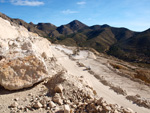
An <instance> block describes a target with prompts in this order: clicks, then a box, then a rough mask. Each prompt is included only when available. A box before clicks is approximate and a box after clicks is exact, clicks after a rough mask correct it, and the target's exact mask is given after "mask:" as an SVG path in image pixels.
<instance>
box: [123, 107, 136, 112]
mask: <svg viewBox="0 0 150 113" xmlns="http://www.w3.org/2000/svg"><path fill="white" fill-rule="evenodd" d="M123 111H124V113H134V111H133V110H132V109H130V108H125V109H124V110H123Z"/></svg>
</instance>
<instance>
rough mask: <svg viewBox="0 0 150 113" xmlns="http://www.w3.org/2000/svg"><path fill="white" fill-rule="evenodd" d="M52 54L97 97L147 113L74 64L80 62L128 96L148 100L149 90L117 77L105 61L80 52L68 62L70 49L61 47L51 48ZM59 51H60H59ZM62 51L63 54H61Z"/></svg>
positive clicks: (144, 109) (139, 112) (146, 110)
mask: <svg viewBox="0 0 150 113" xmlns="http://www.w3.org/2000/svg"><path fill="white" fill-rule="evenodd" d="M52 50H53V54H54V55H55V56H56V58H57V60H58V62H59V63H60V64H61V65H62V66H63V67H64V68H65V69H66V70H67V71H68V73H70V74H73V75H76V76H83V77H84V78H85V81H86V82H88V83H89V85H90V86H92V87H93V88H94V89H95V90H96V92H97V94H98V96H100V97H104V99H106V100H107V102H109V103H113V104H115V103H117V104H119V105H120V106H124V107H127V108H131V109H133V110H134V111H136V112H138V113H149V112H150V109H147V108H144V107H139V106H137V105H136V104H133V103H132V102H130V101H129V100H127V99H126V98H125V96H122V95H118V94H117V93H115V92H114V91H113V90H110V88H109V87H108V86H105V85H103V84H102V83H101V82H100V81H99V80H98V79H96V78H95V77H94V76H93V75H91V74H89V73H88V71H84V69H85V67H78V66H77V65H76V62H77V61H79V62H82V63H83V64H84V65H85V66H87V67H88V66H90V68H91V70H92V71H94V72H95V73H96V74H98V75H99V76H103V77H104V78H105V79H106V80H107V81H108V82H110V83H112V84H114V85H117V86H120V87H121V88H123V89H124V90H126V91H127V94H128V95H136V94H139V95H140V96H141V97H143V98H147V99H149V98H150V88H149V87H148V86H146V85H141V84H139V83H138V82H133V81H132V80H130V79H128V78H126V77H122V76H120V75H117V74H116V73H114V72H113V71H111V70H110V69H109V68H108V67H107V59H105V58H102V57H98V58H97V59H95V60H94V59H91V58H88V57H87V53H86V52H85V51H84V52H81V53H80V54H79V56H78V57H76V59H78V60H74V61H73V60H70V59H69V58H68V56H67V55H65V54H64V53H63V52H65V53H67V54H68V53H69V54H70V53H71V49H70V50H69V49H66V48H63V47H61V46H52ZM59 50H60V51H59ZM62 50H63V52H61V51H62Z"/></svg>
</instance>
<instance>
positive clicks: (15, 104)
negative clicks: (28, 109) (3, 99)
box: [10, 102, 18, 108]
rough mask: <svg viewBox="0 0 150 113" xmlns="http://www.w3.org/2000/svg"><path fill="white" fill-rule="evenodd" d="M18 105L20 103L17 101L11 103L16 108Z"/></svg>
mask: <svg viewBox="0 0 150 113" xmlns="http://www.w3.org/2000/svg"><path fill="white" fill-rule="evenodd" d="M17 106H18V103H17V102H13V103H12V104H11V105H10V107H12V108H15V107H17Z"/></svg>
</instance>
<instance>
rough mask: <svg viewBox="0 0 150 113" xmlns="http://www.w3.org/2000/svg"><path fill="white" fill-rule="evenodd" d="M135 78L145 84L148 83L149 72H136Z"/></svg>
mask: <svg viewBox="0 0 150 113" xmlns="http://www.w3.org/2000/svg"><path fill="white" fill-rule="evenodd" d="M135 78H138V79H141V80H142V81H144V82H146V83H150V71H149V70H146V69H139V70H136V74H135Z"/></svg>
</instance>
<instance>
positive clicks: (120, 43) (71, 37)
mask: <svg viewBox="0 0 150 113" xmlns="http://www.w3.org/2000/svg"><path fill="white" fill-rule="evenodd" d="M0 16H1V17H2V18H4V19H6V20H8V21H10V22H13V23H15V24H17V25H22V26H24V27H25V28H27V29H28V30H29V31H31V32H34V33H37V34H39V35H40V36H43V37H46V38H48V39H49V40H50V41H51V42H52V43H59V44H64V45H67V46H80V47H90V48H94V49H96V50H97V51H99V52H102V53H106V54H109V55H112V56H115V57H117V58H119V59H123V60H126V61H130V62H141V63H148V64H149V63H150V57H149V56H150V52H149V50H150V46H149V43H150V31H149V30H146V31H143V32H134V31H131V30H129V29H127V28H115V27H111V26H109V25H107V24H104V25H94V26H87V25H85V24H84V23H82V22H80V21H78V20H74V21H72V22H70V23H68V24H66V25H61V26H59V27H56V26H55V25H53V24H51V23H38V24H33V23H32V22H31V23H29V24H28V23H26V22H24V21H23V20H20V19H12V18H9V17H8V16H6V15H4V14H2V13H1V14H0Z"/></svg>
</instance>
